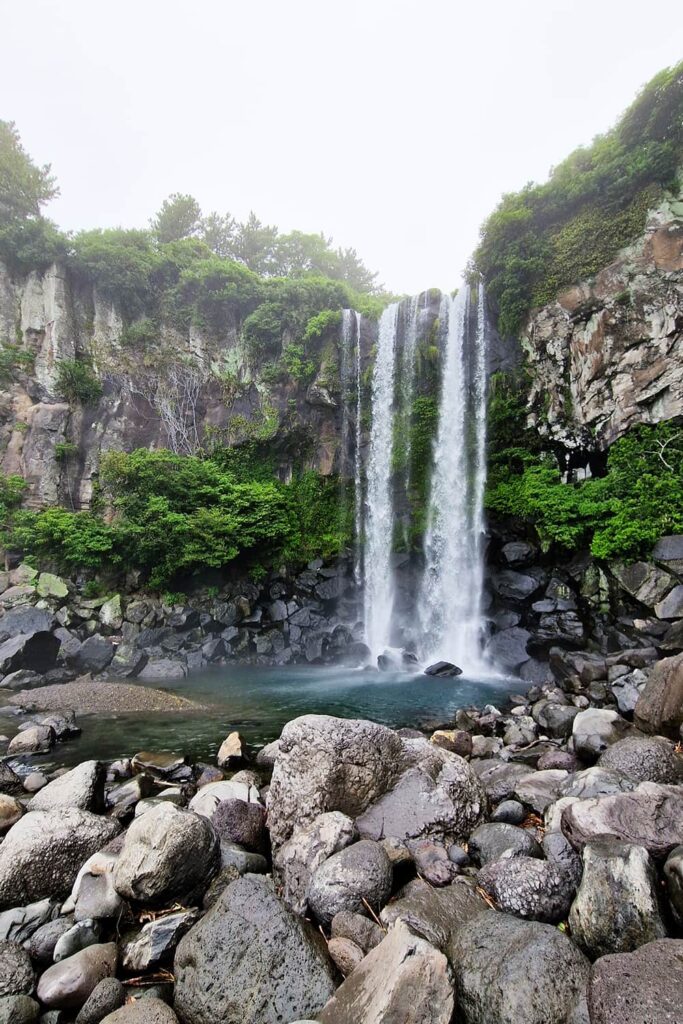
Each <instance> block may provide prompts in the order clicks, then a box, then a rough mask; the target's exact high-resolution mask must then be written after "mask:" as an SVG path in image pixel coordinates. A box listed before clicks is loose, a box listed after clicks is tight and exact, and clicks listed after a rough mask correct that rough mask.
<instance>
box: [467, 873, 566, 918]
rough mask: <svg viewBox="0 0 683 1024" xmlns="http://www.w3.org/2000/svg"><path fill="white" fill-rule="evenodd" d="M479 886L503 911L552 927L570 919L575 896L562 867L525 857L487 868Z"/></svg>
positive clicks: (480, 874) (480, 875)
mask: <svg viewBox="0 0 683 1024" xmlns="http://www.w3.org/2000/svg"><path fill="white" fill-rule="evenodd" d="M477 884H478V885H479V886H481V888H482V889H484V890H485V892H487V893H488V894H489V896H491V897H492V899H493V900H495V902H496V904H497V905H498V907H499V908H500V909H501V910H503V911H505V912H507V913H509V914H516V915H518V916H519V917H525V918H529V919H531V920H534V921H547V922H549V923H551V924H556V923H557V922H558V921H561V920H563V918H565V917H566V916H567V914H568V912H569V908H570V906H571V902H572V899H573V898H574V893H575V886H574V885H573V884H572V881H571V879H570V878H569V876H568V875H567V874H566V873H565V872H564V871H562V869H561V868H560V866H559V865H557V864H555V863H551V862H550V861H545V860H536V859H535V858H533V857H524V856H519V857H510V858H507V859H504V860H497V861H493V862H492V863H490V864H487V865H486V866H485V867H483V868H482V869H481V871H480V872H479V874H478V875H477Z"/></svg>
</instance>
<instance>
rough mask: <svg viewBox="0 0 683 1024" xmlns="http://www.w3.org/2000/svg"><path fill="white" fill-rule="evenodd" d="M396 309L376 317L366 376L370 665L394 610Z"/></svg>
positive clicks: (366, 600) (365, 589) (388, 631)
mask: <svg viewBox="0 0 683 1024" xmlns="http://www.w3.org/2000/svg"><path fill="white" fill-rule="evenodd" d="M398 311H399V304H398V303H397V302H394V303H392V304H391V305H390V306H387V308H386V309H385V310H384V312H383V313H382V316H381V318H380V322H379V332H378V337H377V354H376V358H375V367H374V371H373V376H372V432H371V436H370V454H369V457H368V463H367V473H366V480H367V483H366V496H365V530H364V539H365V543H364V559H363V584H364V586H363V600H364V615H363V617H364V624H365V642H366V644H367V645H368V647H369V648H370V654H371V657H372V661H373V662H375V663H376V659H377V657H378V655H380V654H382V653H383V652H384V650H385V649H386V648H387V647H388V646H389V642H390V634H391V620H392V611H393V606H394V585H393V577H392V572H391V551H392V544H393V531H394V508H393V496H392V490H391V456H392V448H393V426H394V377H395V362H396V335H397V325H398Z"/></svg>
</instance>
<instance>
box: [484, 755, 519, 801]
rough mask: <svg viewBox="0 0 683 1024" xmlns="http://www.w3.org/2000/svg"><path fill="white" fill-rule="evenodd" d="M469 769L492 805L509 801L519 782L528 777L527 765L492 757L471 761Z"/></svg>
mask: <svg viewBox="0 0 683 1024" xmlns="http://www.w3.org/2000/svg"><path fill="white" fill-rule="evenodd" d="M470 768H471V770H472V771H473V772H474V774H475V775H476V776H477V778H478V779H479V781H480V782H481V783H482V785H483V787H484V789H485V790H486V795H487V796H488V798H489V800H490V801H491V803H492V804H497V803H499V802H500V801H501V800H510V799H511V798H512V797H513V796H514V794H515V789H516V787H517V783H518V782H519V780H520V779H523V778H524V777H525V776H527V775H529V767H528V765H525V764H515V763H514V762H509V761H501V760H499V759H498V758H493V757H492V758H487V759H485V760H482V761H473V762H471V764H470Z"/></svg>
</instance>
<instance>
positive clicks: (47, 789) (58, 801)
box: [31, 761, 105, 811]
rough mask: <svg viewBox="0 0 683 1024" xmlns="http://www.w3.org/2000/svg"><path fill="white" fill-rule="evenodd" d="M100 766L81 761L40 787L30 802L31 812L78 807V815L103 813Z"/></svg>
mask: <svg viewBox="0 0 683 1024" xmlns="http://www.w3.org/2000/svg"><path fill="white" fill-rule="evenodd" d="M104 779H105V771H104V765H102V764H101V762H100V761H83V763H82V764H79V765H78V766H77V767H76V768H72V769H71V771H69V772H66V773H65V774H64V775H60V776H59V777H58V778H56V779H54V781H52V782H49V783H48V784H47V786H44V787H43V789H41V790H40V791H39V792H38V793H36V795H35V796H34V797H33V799H32V800H31V810H32V811H51V810H53V809H55V808H58V807H78V808H80V809H81V810H82V811H101V810H104Z"/></svg>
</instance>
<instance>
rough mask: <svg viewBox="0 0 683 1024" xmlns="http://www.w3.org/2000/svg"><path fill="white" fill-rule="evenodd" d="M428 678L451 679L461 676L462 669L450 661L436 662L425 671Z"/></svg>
mask: <svg viewBox="0 0 683 1024" xmlns="http://www.w3.org/2000/svg"><path fill="white" fill-rule="evenodd" d="M424 674H425V675H426V676H436V677H437V678H438V679H449V678H451V677H453V676H461V675H462V669H461V668H458V666H457V665H454V664H453V663H452V662H450V661H435V662H434V664H433V665H428V666H427V668H426V669H425V670H424Z"/></svg>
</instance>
